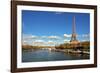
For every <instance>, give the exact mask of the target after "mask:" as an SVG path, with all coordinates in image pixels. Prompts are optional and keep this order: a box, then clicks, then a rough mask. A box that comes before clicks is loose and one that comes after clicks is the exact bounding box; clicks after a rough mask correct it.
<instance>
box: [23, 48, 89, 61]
mask: <svg viewBox="0 0 100 73" xmlns="http://www.w3.org/2000/svg"><path fill="white" fill-rule="evenodd" d="M83 59H89V55H86V54H68V53H64V52H57V51H50V50H47V49H39V50H34V51H32V50H27V51H23V52H22V62H41V61H61V60H62V61H63V60H83Z"/></svg>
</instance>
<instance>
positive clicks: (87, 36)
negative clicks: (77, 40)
mask: <svg viewBox="0 0 100 73" xmlns="http://www.w3.org/2000/svg"><path fill="white" fill-rule="evenodd" d="M82 37H83V38H89V37H90V34H83V35H82Z"/></svg>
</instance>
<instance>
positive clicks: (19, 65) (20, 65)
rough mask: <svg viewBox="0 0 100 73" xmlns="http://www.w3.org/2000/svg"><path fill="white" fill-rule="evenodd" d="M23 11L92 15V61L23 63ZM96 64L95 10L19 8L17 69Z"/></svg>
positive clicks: (21, 6)
mask: <svg viewBox="0 0 100 73" xmlns="http://www.w3.org/2000/svg"><path fill="white" fill-rule="evenodd" d="M22 10H36V11H57V12H79V13H80V12H81V13H90V36H91V37H90V48H91V49H90V59H89V60H71V61H50V62H30V63H22V50H21V49H22V46H21V34H22V33H21V30H22V27H21V25H22V22H21V21H22V20H21V19H22V17H21V14H22V13H21V12H22ZM84 64H94V10H93V9H79V8H78V9H77V8H60V7H59V8H57V7H44V6H41V7H40V6H23V5H18V6H17V68H30V67H47V66H64V65H84Z"/></svg>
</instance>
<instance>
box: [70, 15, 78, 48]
mask: <svg viewBox="0 0 100 73" xmlns="http://www.w3.org/2000/svg"><path fill="white" fill-rule="evenodd" d="M79 43H80V42H79V41H78V40H77V34H76V25H75V16H74V17H73V24H72V36H71V40H70V44H71V45H73V46H74V47H75V46H76V47H77V46H78V45H79Z"/></svg>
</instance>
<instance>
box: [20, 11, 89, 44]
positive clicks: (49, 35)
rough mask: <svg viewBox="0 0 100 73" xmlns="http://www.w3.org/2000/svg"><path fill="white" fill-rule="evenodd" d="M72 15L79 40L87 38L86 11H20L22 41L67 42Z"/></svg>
mask: <svg viewBox="0 0 100 73" xmlns="http://www.w3.org/2000/svg"><path fill="white" fill-rule="evenodd" d="M73 16H75V21H76V33H77V39H78V40H79V41H86V40H89V34H90V22H89V21H90V15H89V14H88V13H68V12H48V11H29V10H23V11H22V34H23V35H22V43H23V44H29V45H47V46H50V45H51V46H53V45H57V44H61V43H64V42H69V41H70V39H71V33H72V23H73Z"/></svg>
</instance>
